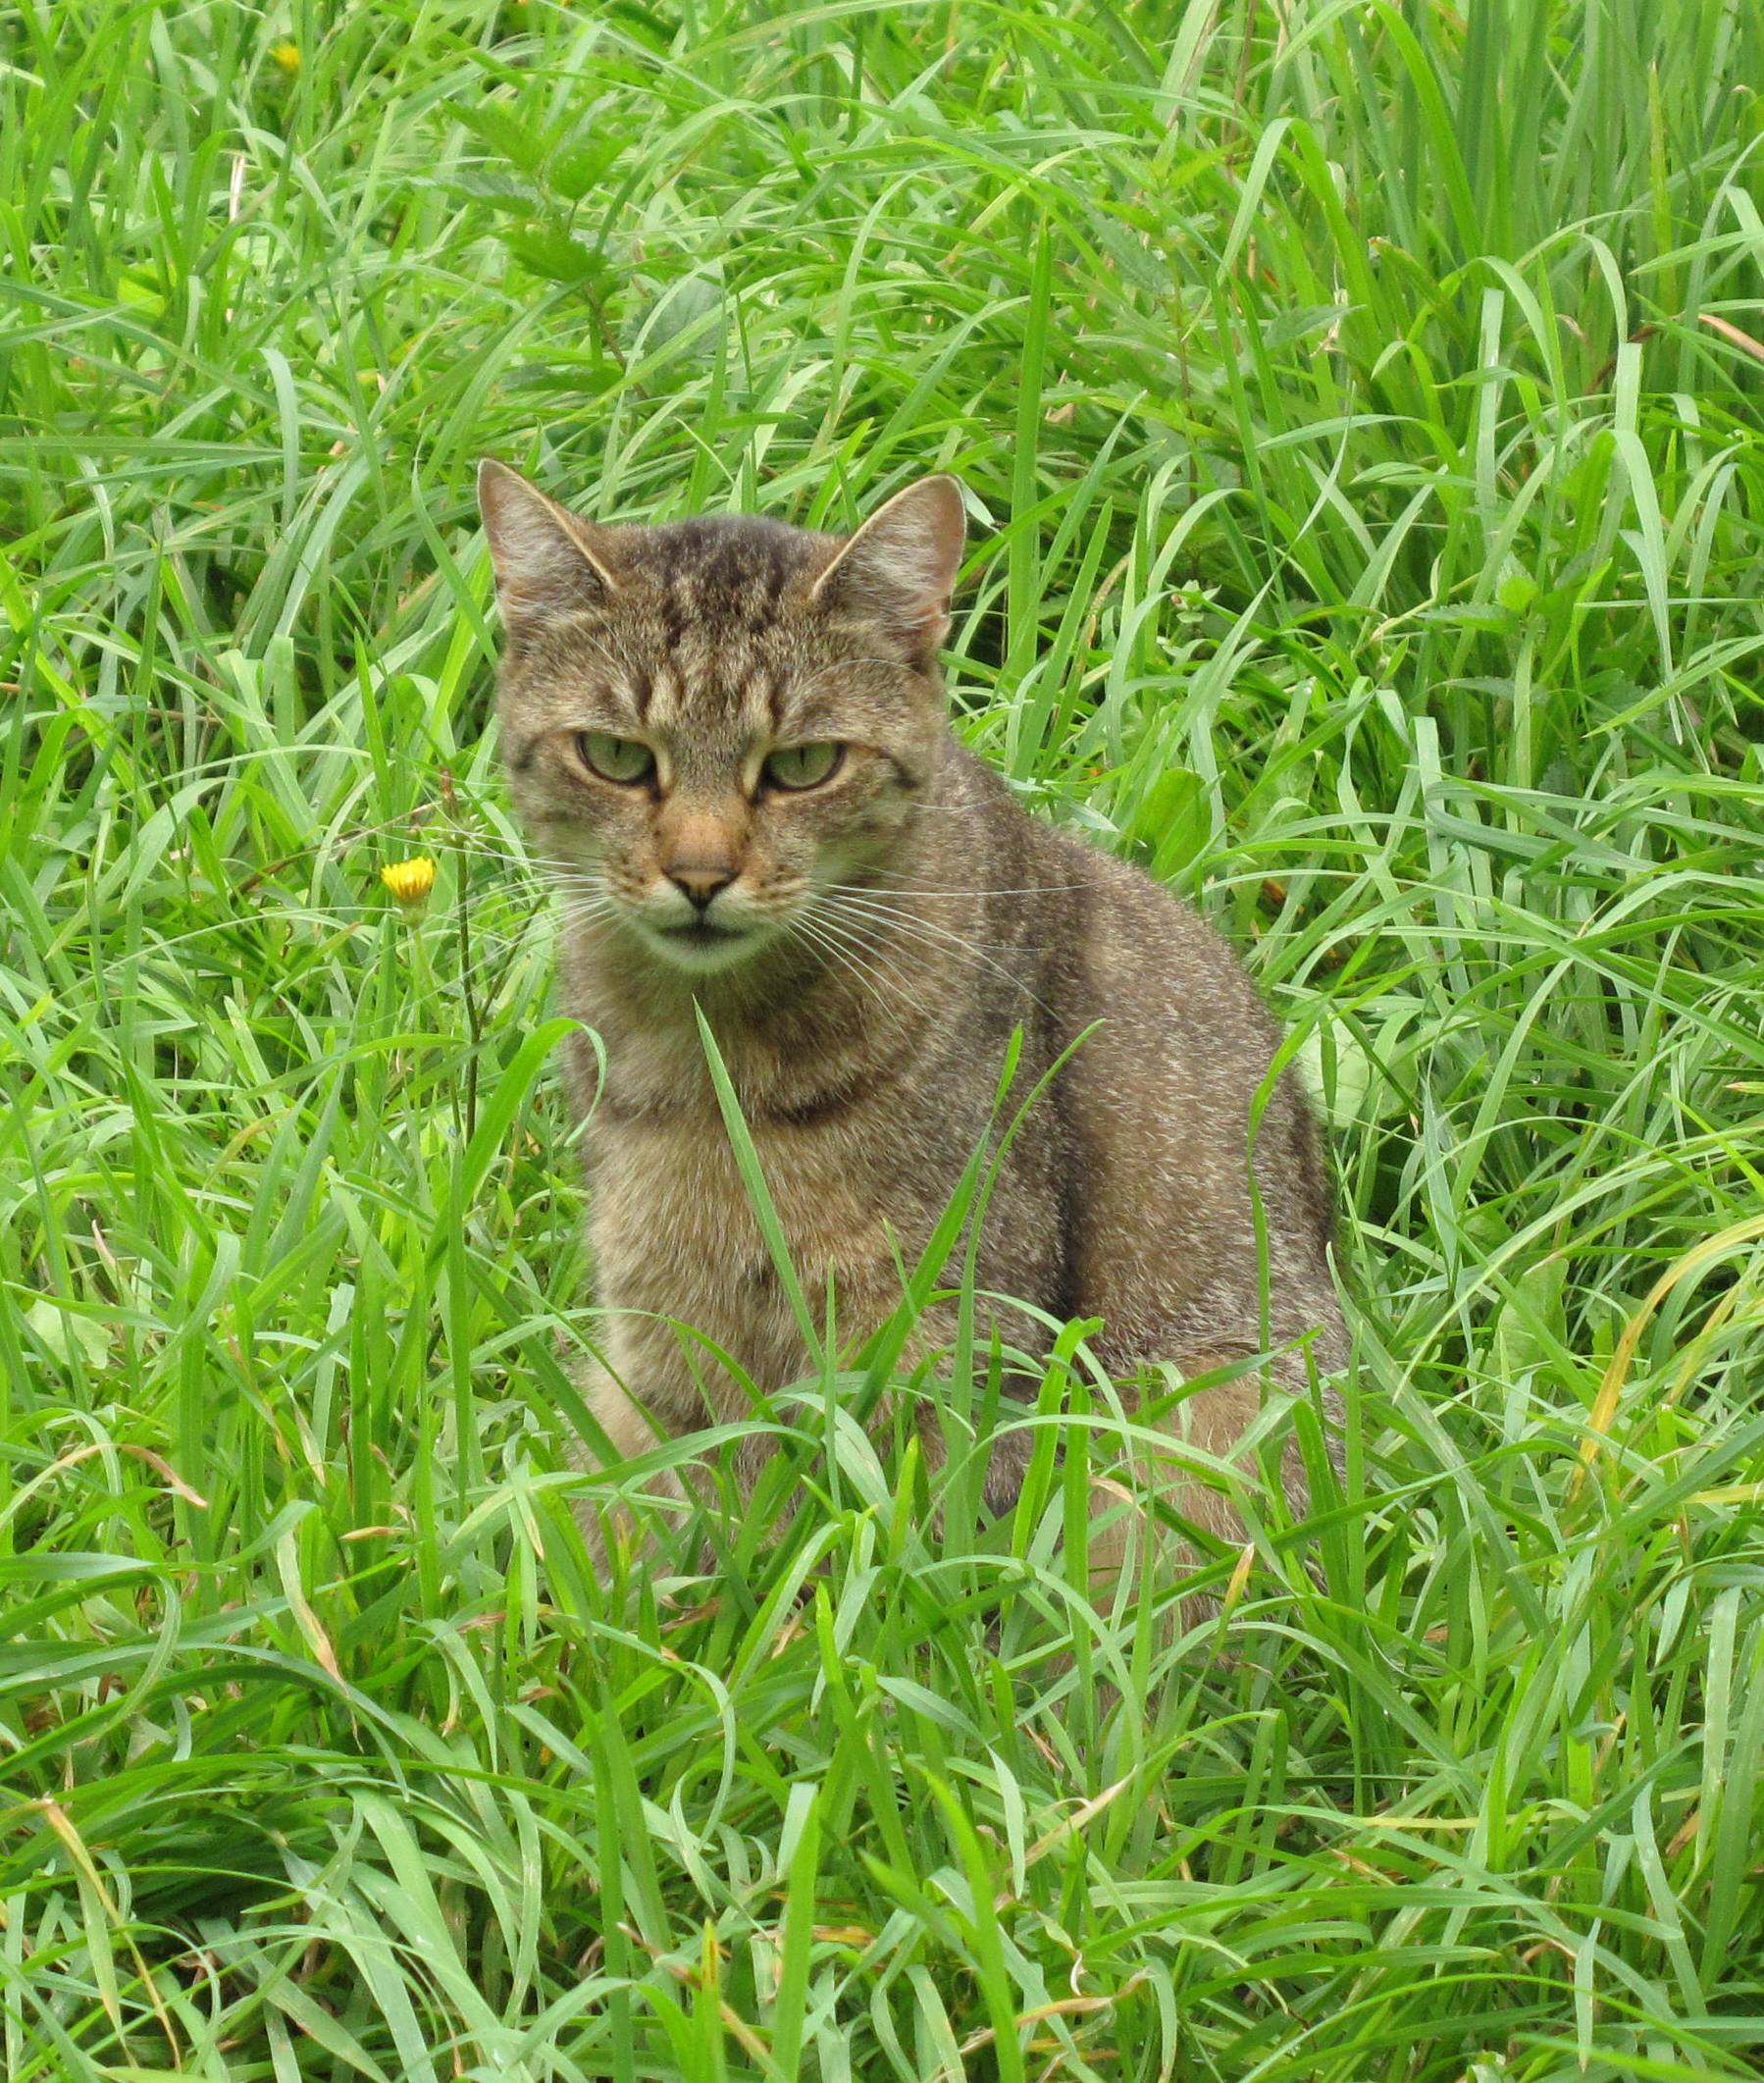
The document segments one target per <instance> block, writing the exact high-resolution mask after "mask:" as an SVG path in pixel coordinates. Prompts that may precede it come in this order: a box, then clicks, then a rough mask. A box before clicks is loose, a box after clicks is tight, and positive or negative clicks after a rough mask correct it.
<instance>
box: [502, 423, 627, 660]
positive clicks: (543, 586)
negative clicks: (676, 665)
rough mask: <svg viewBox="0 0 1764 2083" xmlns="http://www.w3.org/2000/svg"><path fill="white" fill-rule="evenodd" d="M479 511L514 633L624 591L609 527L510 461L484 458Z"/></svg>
mask: <svg viewBox="0 0 1764 2083" xmlns="http://www.w3.org/2000/svg"><path fill="white" fill-rule="evenodd" d="M478 511H479V512H480V513H481V514H482V515H483V516H484V533H485V535H486V537H487V538H488V539H489V542H490V555H491V562H492V564H493V565H494V567H495V573H496V599H497V600H498V602H499V603H500V605H501V609H502V622H503V626H504V627H505V628H506V629H507V630H508V631H509V633H510V634H511V635H513V636H516V637H518V636H519V635H520V634H521V632H522V631H523V630H526V629H530V628H531V627H532V626H533V624H534V623H536V622H544V621H547V620H549V619H550V618H552V617H553V616H561V615H569V614H573V613H575V612H577V611H578V610H580V609H582V608H584V607H596V606H599V605H600V604H602V603H603V602H604V601H605V600H607V599H610V597H611V596H612V595H613V594H615V593H616V592H617V591H618V579H617V576H616V574H615V572H614V569H613V564H612V559H611V558H610V556H609V555H608V553H607V547H606V544H605V539H604V535H603V533H602V531H601V530H599V529H597V527H596V526H595V525H594V523H593V522H592V521H585V520H583V519H582V517H581V516H580V515H579V514H574V513H571V512H570V511H569V509H568V508H567V507H564V506H559V505H558V503H557V502H556V500H555V499H548V498H546V496H545V494H544V493H543V492H541V491H540V489H539V487H538V486H537V485H529V484H528V482H527V480H526V479H525V478H524V477H522V476H521V474H520V472H519V471H518V470H510V469H509V467H508V466H507V464H506V463H494V462H492V461H491V460H490V459H489V458H488V457H486V459H485V460H484V461H483V462H482V463H480V464H479V465H478Z"/></svg>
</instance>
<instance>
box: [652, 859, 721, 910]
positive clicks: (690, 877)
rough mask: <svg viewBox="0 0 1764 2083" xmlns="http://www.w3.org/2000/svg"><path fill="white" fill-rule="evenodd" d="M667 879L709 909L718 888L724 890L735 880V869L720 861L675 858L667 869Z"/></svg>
mask: <svg viewBox="0 0 1764 2083" xmlns="http://www.w3.org/2000/svg"><path fill="white" fill-rule="evenodd" d="M667 879H668V880H669V882H671V883H672V884H673V885H674V887H675V889H677V890H684V891H685V893H686V894H687V896H688V897H690V898H691V899H692V901H693V903H694V904H695V905H697V906H698V908H699V910H700V911H708V910H709V908H710V900H711V899H712V898H713V897H714V896H715V895H716V893H717V892H718V890H726V889H727V888H728V887H729V885H730V884H731V883H732V882H733V881H734V880H735V871H734V870H733V869H732V868H728V867H725V866H723V865H722V864H721V862H702V861H696V860H677V861H675V863H674V864H673V866H672V867H670V868H669V869H668V870H667Z"/></svg>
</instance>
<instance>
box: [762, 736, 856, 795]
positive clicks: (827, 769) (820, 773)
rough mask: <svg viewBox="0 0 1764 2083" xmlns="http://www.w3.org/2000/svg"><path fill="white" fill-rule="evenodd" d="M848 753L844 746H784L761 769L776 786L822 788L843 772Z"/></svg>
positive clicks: (769, 756)
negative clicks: (825, 782) (821, 786)
mask: <svg viewBox="0 0 1764 2083" xmlns="http://www.w3.org/2000/svg"><path fill="white" fill-rule="evenodd" d="M845 756H846V749H845V747H844V746H843V745H833V744H830V743H829V744H822V745H781V746H780V747H779V748H778V750H777V751H776V752H775V753H772V754H770V755H767V758H766V762H765V765H764V767H763V768H762V769H761V771H762V772H763V773H764V775H765V778H766V780H767V781H769V782H770V783H771V785H772V787H773V788H788V789H804V788H819V787H820V785H821V783H822V782H823V781H831V780H832V779H833V777H834V775H835V774H837V773H838V772H839V769H840V767H841V766H842V765H843V764H844V763H845Z"/></svg>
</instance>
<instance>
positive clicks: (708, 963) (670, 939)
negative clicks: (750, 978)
mask: <svg viewBox="0 0 1764 2083" xmlns="http://www.w3.org/2000/svg"><path fill="white" fill-rule="evenodd" d="M638 931H639V933H640V934H641V936H642V939H643V944H644V947H645V949H646V950H647V951H648V952H649V954H650V955H652V956H654V957H655V958H656V960H657V961H659V962H661V963H664V964H665V965H666V966H667V967H668V968H671V969H684V970H685V971H686V972H687V973H688V974H689V975H694V976H712V975H714V974H715V973H716V972H717V970H719V969H733V968H735V967H736V966H737V965H738V964H739V963H744V962H748V961H750V960H752V957H753V956H755V955H756V954H758V952H759V950H760V949H761V948H762V947H764V946H765V944H766V942H767V941H768V940H770V938H771V937H772V936H771V934H770V932H769V931H767V929H766V928H765V927H763V926H760V927H742V926H737V927H730V926H714V925H709V924H703V923H701V924H697V925H686V926H640V927H639V928H638Z"/></svg>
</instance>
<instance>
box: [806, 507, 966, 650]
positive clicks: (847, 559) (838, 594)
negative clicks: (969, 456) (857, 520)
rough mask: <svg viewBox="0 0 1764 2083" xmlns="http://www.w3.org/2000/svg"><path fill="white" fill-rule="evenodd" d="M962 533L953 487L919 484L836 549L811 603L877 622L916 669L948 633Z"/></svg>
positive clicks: (878, 511)
mask: <svg viewBox="0 0 1764 2083" xmlns="http://www.w3.org/2000/svg"><path fill="white" fill-rule="evenodd" d="M966 533H967V517H966V515H965V514H964V513H963V512H962V507H961V487H960V485H959V484H958V483H957V482H956V480H955V479H954V478H952V477H934V478H920V479H919V481H918V483H917V484H916V485H908V487H907V489H906V490H905V491H904V492H897V493H896V494H895V495H894V497H893V498H892V499H890V500H889V501H888V502H887V503H886V504H885V505H883V506H879V507H878V508H877V509H876V511H875V512H874V513H872V514H871V515H870V517H869V519H868V520H867V521H865V522H864V524H863V526H862V527H861V528H860V529H858V531H857V533H856V535H855V536H853V537H852V538H851V540H850V541H849V542H847V543H845V544H843V545H842V546H841V547H840V549H839V552H838V554H837V555H836V556H835V557H834V559H833V561H832V563H831V564H829V565H828V566H827V568H826V570H825V571H823V572H822V573H821V575H820V577H819V578H818V579H817V580H816V581H815V582H814V592H813V595H812V597H811V598H812V599H813V600H814V602H815V604H816V605H817V606H822V607H831V608H836V609H845V610H847V611H848V612H851V613H854V614H860V615H865V616H868V617H869V618H871V619H873V620H874V621H876V622H878V623H880V624H881V625H882V626H883V627H884V628H885V629H886V630H887V631H888V632H889V633H890V634H891V635H893V636H895V637H897V638H898V639H899V641H900V642H901V644H902V645H903V646H904V647H905V648H906V650H907V651H908V654H909V655H910V656H911V657H912V658H913V659H914V661H915V662H916V661H917V660H918V659H919V658H920V657H922V656H924V655H925V654H928V653H929V652H931V651H935V650H936V649H937V646H938V645H939V643H941V642H942V640H943V635H944V632H945V631H946V630H947V629H948V628H949V626H950V596H951V594H952V593H954V592H955V590H956V574H957V572H958V571H959V570H960V566H961V545H962V540H963V538H964V537H965V535H966Z"/></svg>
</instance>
